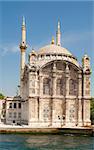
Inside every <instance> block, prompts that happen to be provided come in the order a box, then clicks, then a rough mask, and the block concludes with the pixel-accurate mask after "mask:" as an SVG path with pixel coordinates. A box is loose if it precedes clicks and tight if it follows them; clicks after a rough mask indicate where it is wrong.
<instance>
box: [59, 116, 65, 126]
mask: <svg viewBox="0 0 94 150" xmlns="http://www.w3.org/2000/svg"><path fill="white" fill-rule="evenodd" d="M58 119H59V120H60V121H61V122H60V123H61V128H62V121H63V124H64V120H65V115H62V116H58Z"/></svg>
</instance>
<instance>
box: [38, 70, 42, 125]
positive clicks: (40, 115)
mask: <svg viewBox="0 0 94 150" xmlns="http://www.w3.org/2000/svg"><path fill="white" fill-rule="evenodd" d="M42 98H43V74H42V72H41V70H40V72H39V101H38V104H39V106H38V107H39V114H38V115H39V123H41V122H43V114H42V107H43V106H42V105H43V99H42Z"/></svg>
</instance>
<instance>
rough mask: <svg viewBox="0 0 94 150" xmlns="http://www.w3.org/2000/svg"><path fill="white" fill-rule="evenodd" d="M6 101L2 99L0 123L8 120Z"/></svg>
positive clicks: (0, 102) (0, 103) (0, 101)
mask: <svg viewBox="0 0 94 150" xmlns="http://www.w3.org/2000/svg"><path fill="white" fill-rule="evenodd" d="M5 114H6V101H5V100H4V99H0V124H3V123H5V120H6V115H5Z"/></svg>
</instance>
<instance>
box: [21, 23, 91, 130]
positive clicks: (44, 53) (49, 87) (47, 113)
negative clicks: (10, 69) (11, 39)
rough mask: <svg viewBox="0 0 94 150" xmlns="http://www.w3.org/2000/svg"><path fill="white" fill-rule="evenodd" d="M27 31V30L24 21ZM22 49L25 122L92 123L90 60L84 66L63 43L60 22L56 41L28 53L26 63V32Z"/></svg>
mask: <svg viewBox="0 0 94 150" xmlns="http://www.w3.org/2000/svg"><path fill="white" fill-rule="evenodd" d="M23 25H24V31H26V27H25V23H23ZM23 25H22V41H21V44H20V49H21V65H20V66H21V72H20V73H21V74H20V94H21V98H22V108H21V109H22V110H21V111H22V119H21V122H22V123H23V124H28V125H29V126H31V127H35V128H37V127H42V128H46V127H52V128H53V127H55V128H56V127H57V128H58V127H76V126H78V127H81V126H90V125H91V121H90V99H91V96H90V73H91V72H90V60H89V57H88V56H87V55H85V56H84V57H83V60H82V66H80V65H79V63H78V61H77V59H76V58H75V57H74V56H73V55H72V54H71V53H70V52H69V51H68V50H67V49H65V48H63V47H61V43H60V35H61V32H60V23H58V30H57V33H56V36H57V37H56V40H57V41H56V44H55V43H54V40H53V41H52V43H51V44H50V45H47V46H44V47H42V48H41V49H39V50H38V52H35V51H34V50H32V51H31V53H30V54H29V59H28V60H29V61H28V64H25V52H26V38H25V37H24V36H25V35H26V34H25V33H24V34H23Z"/></svg>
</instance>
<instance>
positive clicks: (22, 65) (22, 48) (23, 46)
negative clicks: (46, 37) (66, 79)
mask: <svg viewBox="0 0 94 150" xmlns="http://www.w3.org/2000/svg"><path fill="white" fill-rule="evenodd" d="M21 31H22V34H21V43H20V46H19V47H20V51H21V58H20V95H21V96H22V78H23V73H24V68H25V53H26V48H27V45H26V25H25V18H24V17H23V18H22V27H21Z"/></svg>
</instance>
